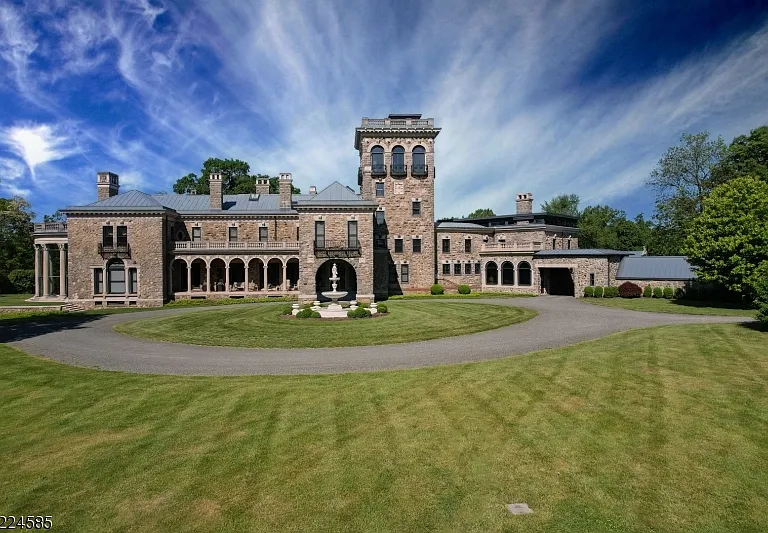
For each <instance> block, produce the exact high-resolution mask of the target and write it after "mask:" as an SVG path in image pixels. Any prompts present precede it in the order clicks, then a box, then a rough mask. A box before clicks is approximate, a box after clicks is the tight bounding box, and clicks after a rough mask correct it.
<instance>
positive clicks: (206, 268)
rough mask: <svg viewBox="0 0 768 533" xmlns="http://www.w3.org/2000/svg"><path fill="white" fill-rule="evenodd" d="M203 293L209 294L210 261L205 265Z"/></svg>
mask: <svg viewBox="0 0 768 533" xmlns="http://www.w3.org/2000/svg"><path fill="white" fill-rule="evenodd" d="M205 292H211V261H208V262H207V263H206V264H205Z"/></svg>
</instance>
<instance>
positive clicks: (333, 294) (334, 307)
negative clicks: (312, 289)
mask: <svg viewBox="0 0 768 533" xmlns="http://www.w3.org/2000/svg"><path fill="white" fill-rule="evenodd" d="M328 279H329V281H330V282H331V288H332V289H333V290H332V291H326V292H323V293H321V294H322V295H323V296H325V297H326V298H330V299H331V303H330V304H329V305H328V308H327V309H328V311H331V312H335V313H339V314H341V316H345V315H344V314H343V313H342V311H343V308H342V307H341V305H340V304H339V302H338V301H337V300H338V299H339V298H344V297H345V296H346V295H347V291H337V290H336V287H338V281H339V279H340V278H339V271H338V270H337V268H336V263H333V266H331V277H330V278H328ZM321 314H322V311H321Z"/></svg>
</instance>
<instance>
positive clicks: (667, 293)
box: [662, 287, 675, 300]
mask: <svg viewBox="0 0 768 533" xmlns="http://www.w3.org/2000/svg"><path fill="white" fill-rule="evenodd" d="M662 294H663V296H664V298H666V299H667V300H671V299H672V298H673V297H674V296H675V290H674V289H673V288H672V287H664V290H663V292H662Z"/></svg>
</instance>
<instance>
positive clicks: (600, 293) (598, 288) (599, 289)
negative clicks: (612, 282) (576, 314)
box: [595, 287, 603, 298]
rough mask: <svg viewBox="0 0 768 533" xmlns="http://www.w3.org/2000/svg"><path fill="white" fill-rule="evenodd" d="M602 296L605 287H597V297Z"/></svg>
mask: <svg viewBox="0 0 768 533" xmlns="http://www.w3.org/2000/svg"><path fill="white" fill-rule="evenodd" d="M602 297H603V288H602V287H595V298H602Z"/></svg>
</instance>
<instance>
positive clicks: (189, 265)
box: [187, 261, 192, 292]
mask: <svg viewBox="0 0 768 533" xmlns="http://www.w3.org/2000/svg"><path fill="white" fill-rule="evenodd" d="M187 292H192V262H191V261H190V262H188V263H187Z"/></svg>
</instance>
